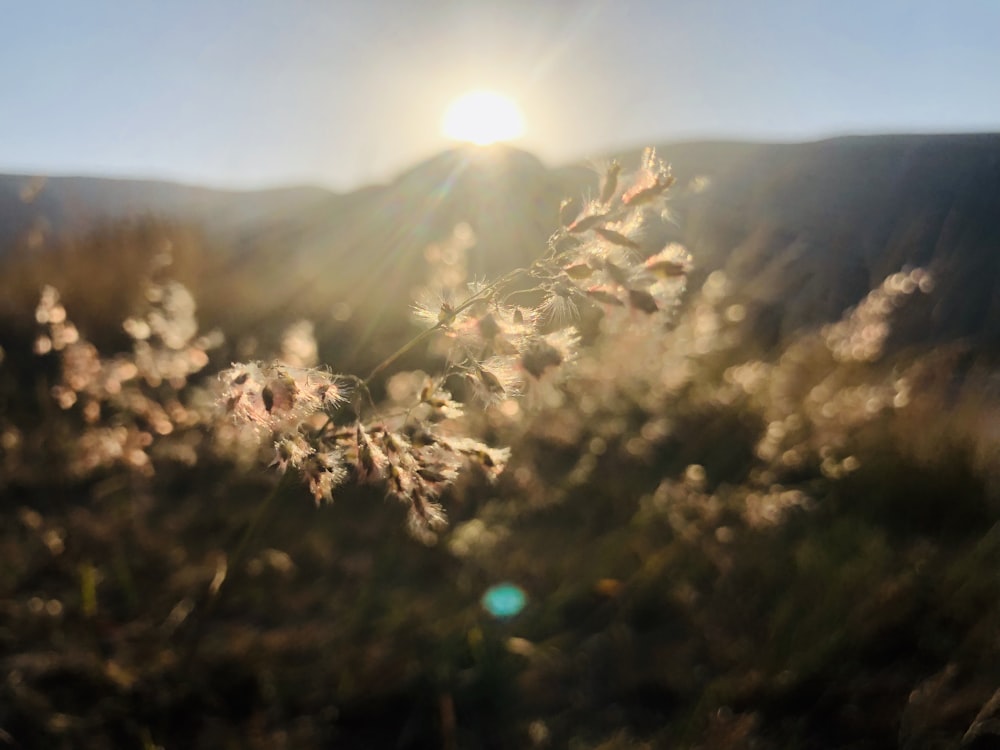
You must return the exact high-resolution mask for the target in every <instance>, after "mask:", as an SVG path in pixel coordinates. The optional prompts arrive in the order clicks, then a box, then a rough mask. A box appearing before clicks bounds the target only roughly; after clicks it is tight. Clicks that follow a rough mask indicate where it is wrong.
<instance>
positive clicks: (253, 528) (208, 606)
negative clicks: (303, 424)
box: [181, 472, 293, 670]
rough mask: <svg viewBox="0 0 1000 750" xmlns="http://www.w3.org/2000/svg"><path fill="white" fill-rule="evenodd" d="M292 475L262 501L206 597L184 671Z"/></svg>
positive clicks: (186, 652) (286, 473) (190, 640)
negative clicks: (219, 577) (229, 585)
mask: <svg viewBox="0 0 1000 750" xmlns="http://www.w3.org/2000/svg"><path fill="white" fill-rule="evenodd" d="M292 474H293V472H285V474H284V475H282V477H281V481H279V482H278V483H277V484H276V485H275V486H274V489H272V490H271V491H270V492H269V493H268V494H267V495H266V496H265V497H264V499H263V500H261V502H260V504H259V505H258V506H257V509H256V510H255V511H254V514H253V518H251V519H250V523H249V524H248V525H247V527H246V530H244V532H243V536H242V537H240V541H239V543H238V544H237V545H236V549H235V550H234V551H233V554H232V555H231V556H230V558H229V560H228V561H227V563H226V572H225V574H224V576H223V578H222V580H221V581H220V582H219V585H218V586H217V587H216V588H215V589H214V590H213V589H212V588H211V587H209V590H208V592H207V593H206V595H205V601H204V604H203V606H202V608H201V611H200V612H199V614H198V620H197V622H196V623H195V627H194V630H193V631H192V633H191V635H190V637H189V639H188V644H187V649H186V651H185V653H184V658H183V659H182V660H181V664H182V665H183V669H185V670H186V669H187V668H188V667H189V666H190V665H191V663H192V662H193V661H194V658H195V656H196V655H197V653H198V646H199V645H201V640H202V637H203V636H204V634H205V626H206V625H207V623H208V619H209V617H210V616H211V614H212V612H214V611H215V608H216V606H218V603H219V601H220V600H221V599H222V596H223V594H224V593H225V591H226V589H227V586H226V583H227V582H228V581H229V579H230V577H231V576H230V574H231V573H232V572H234V571H236V570H237V569H239V567H240V565H241V564H242V563H243V559H244V557H246V554H247V550H249V548H250V542H251V541H252V539H253V537H254V535H255V534H256V532H257V529H258V528H259V527H260V525H261V523H262V522H263V521H264V519H265V517H266V516H267V514H268V511H269V510H270V509H271V506H273V505H274V502H275V500H277V499H278V496H279V495H281V494H282V492H283V491H284V489H285V487H286V486H287V484H289V482H290V477H291V476H292Z"/></svg>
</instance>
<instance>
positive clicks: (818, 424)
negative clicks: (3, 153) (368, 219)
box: [0, 220, 1000, 750]
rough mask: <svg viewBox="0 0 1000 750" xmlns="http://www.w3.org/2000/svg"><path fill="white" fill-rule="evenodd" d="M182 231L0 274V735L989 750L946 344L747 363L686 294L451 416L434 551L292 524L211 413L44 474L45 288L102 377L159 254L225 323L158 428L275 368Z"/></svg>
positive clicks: (990, 375)
mask: <svg viewBox="0 0 1000 750" xmlns="http://www.w3.org/2000/svg"><path fill="white" fill-rule="evenodd" d="M203 242H204V241H203V239H201V238H199V237H198V235H197V234H196V233H194V232H192V231H190V230H188V229H186V228H184V227H179V226H171V225H167V224H164V223H162V222H157V221H153V220H149V221H138V222H127V223H124V224H120V225H108V226H105V227H103V228H101V229H100V230H98V231H97V232H95V233H93V234H90V235H88V236H86V237H84V238H81V239H78V240H74V241H69V240H67V241H66V244H65V245H60V246H58V247H54V248H51V249H49V250H47V251H44V252H39V253H37V254H35V255H31V256H25V255H17V254H15V255H13V256H10V257H7V258H5V259H4V269H3V273H2V274H0V279H2V285H3V293H2V298H3V299H4V307H3V310H2V315H3V320H2V326H3V327H2V329H0V346H2V347H3V357H4V358H3V361H2V363H0V452H2V454H0V471H2V472H3V473H2V475H0V492H2V497H3V502H2V504H0V514H2V521H0V607H2V609H3V618H2V620H0V661H2V668H0V675H2V682H0V744H3V743H6V744H7V745H8V746H11V747H25V748H27V747H51V748H71V747H72V748H90V747H93V748H98V747H108V746H115V747H119V746H120V747H144V748H152V747H164V748H174V747H187V748H226V747H234V748H235V747H240V748H255V747H259V748H274V747H294V748H310V747H316V748H319V747H338V748H378V747H395V748H423V747H436V748H446V749H447V750H452V749H455V748H463V749H464V748H470V749H475V748H515V747H516V748H522V747H537V748H545V747H552V748H558V747H568V748H579V749H580V750H583V749H584V748H588V749H590V748H594V749H597V748H601V749H603V750H612V749H614V748H629V749H637V748H654V747H691V748H695V747H697V748H741V747H746V748H749V747H755V748H786V747H856V748H865V747H897V746H898V747H905V748H914V749H915V748H937V747H954V746H958V745H959V744H960V743H962V742H963V736H964V737H965V738H966V739H965V743H966V745H967V746H968V747H988V746H991V745H989V744H988V743H989V742H991V741H992V742H996V741H997V735H996V734H993V735H991V734H990V729H989V727H990V726H991V725H990V719H991V714H990V710H992V709H990V706H991V705H992V704H993V703H995V702H996V701H993V702H991V697H993V696H994V693H995V691H996V690H997V688H998V687H1000V685H998V675H1000V642H998V640H997V633H1000V524H998V520H1000V519H998V515H1000V483H998V479H1000V474H998V470H997V467H998V466H1000V452H998V450H1000V449H998V440H997V431H996V425H997V424H998V423H1000V421H998V420H1000V411H998V400H997V396H998V393H997V387H996V376H995V373H994V372H993V371H992V370H991V369H990V368H989V367H988V366H985V365H982V364H981V362H980V359H979V357H978V356H977V354H976V353H975V352H971V353H970V352H968V351H963V349H962V345H961V342H958V343H955V344H952V345H946V344H940V345H938V346H937V348H936V349H934V350H932V351H925V350H922V349H920V348H918V347H914V348H910V349H903V350H902V351H900V352H898V353H894V354H893V355H892V356H879V355H878V353H876V354H875V355H873V356H871V357H868V356H867V355H865V356H853V357H852V356H847V357H841V358H838V356H836V355H835V352H836V351H837V347H836V346H835V345H834V343H835V342H834V343H831V341H833V339H836V340H837V341H842V340H844V339H843V336H841V334H844V330H845V329H837V330H833V329H826V330H824V331H813V332H810V333H805V334H802V335H801V336H800V337H798V338H793V339H792V340H790V341H787V342H786V343H784V344H783V345H782V346H781V347H779V349H778V350H777V351H773V352H771V349H770V348H769V347H768V346H759V345H758V344H757V343H756V342H755V341H754V340H753V338H752V333H751V331H752V330H753V326H755V325H757V323H758V321H755V320H752V319H750V318H749V317H748V318H744V317H743V316H742V315H741V311H740V309H739V306H740V305H741V304H742V303H741V299H742V297H741V290H739V289H734V288H731V285H730V284H729V283H728V282H727V280H726V279H725V277H724V276H721V275H717V274H713V275H711V276H709V277H707V278H706V279H704V283H702V284H701V285H700V287H699V288H698V289H694V290H692V292H691V293H690V295H689V299H688V301H687V303H686V305H685V306H684V308H683V309H682V310H680V311H679V312H678V314H677V317H676V318H675V319H674V321H673V322H672V323H671V324H669V325H665V324H664V323H663V322H662V321H661V320H658V319H657V320H656V321H651V320H649V319H648V318H645V317H643V316H641V315H638V314H636V313H635V312H634V311H626V312H625V313H623V314H622V315H621V316H619V317H617V318H615V319H614V320H612V321H611V322H607V321H606V322H605V323H602V324H595V326H596V327H595V330H594V335H593V336H592V341H591V344H590V345H589V346H588V347H585V349H584V350H583V351H582V352H581V356H580V358H579V361H578V362H577V363H576V365H575V370H574V372H573V376H572V377H571V378H570V379H569V380H567V381H566V383H565V384H562V385H561V386H560V387H559V388H558V389H556V390H554V391H552V392H550V393H547V394H543V395H542V397H540V398H538V399H536V400H535V402H534V403H532V404H528V403H524V404H522V405H521V406H520V407H519V408H518V409H516V410H515V409H507V410H492V411H488V412H486V413H485V414H484V415H482V416H481V417H479V418H477V419H476V420H474V421H473V427H474V428H475V429H476V430H477V431H479V433H480V434H482V435H483V436H484V437H486V438H488V439H490V440H491V441H499V442H501V443H505V444H508V445H511V446H512V447H513V454H512V457H511V462H510V465H509V466H508V468H507V471H506V472H505V474H504V475H502V477H501V479H500V482H499V483H498V484H497V485H495V486H490V485H488V484H487V483H485V482H484V481H482V480H481V479H476V478H470V479H467V480H466V481H464V482H462V483H460V484H459V485H458V486H456V488H455V489H454V490H453V491H452V492H451V494H450V495H449V496H448V497H446V498H445V499H444V500H445V504H446V506H447V507H448V510H449V515H450V517H451V528H450V530H449V531H448V532H447V533H445V534H444V535H443V537H442V539H441V540H440V542H439V543H438V544H437V546H434V547H425V546H422V545H419V544H416V543H414V542H413V541H412V540H411V539H410V538H409V537H408V536H407V535H406V533H405V530H404V522H403V517H404V513H405V509H404V508H402V507H401V506H397V505H395V504H389V503H386V502H385V501H384V499H383V496H382V494H381V493H379V492H376V491H374V490H372V489H371V488H366V487H360V488H354V489H346V490H344V491H342V492H340V493H339V494H338V496H337V500H336V502H335V503H334V504H333V505H332V506H329V507H323V508H321V509H316V508H315V507H314V506H313V503H312V502H311V501H310V500H309V499H308V497H306V496H305V495H303V494H302V493H301V492H297V491H292V490H291V489H286V488H285V487H284V486H283V485H282V486H280V487H278V488H277V489H276V488H275V484H276V481H275V479H274V478H273V477H272V476H271V475H270V474H269V473H267V472H264V471H263V470H260V469H257V468H254V464H253V460H252V459H253V458H254V457H255V456H254V457H251V460H241V459H240V458H239V457H238V454H239V449H240V446H238V445H235V443H234V442H233V441H235V438H234V437H232V436H229V437H225V434H223V437H222V438H219V437H218V435H216V437H215V438H214V439H213V438H212V437H211V435H210V433H211V431H212V430H214V428H213V427H212V426H211V425H210V424H209V422H208V421H207V418H206V421H203V422H197V423H196V424H192V425H191V426H190V430H189V433H190V434H191V435H201V436H202V438H203V439H201V440H199V441H196V442H195V443H193V444H194V445H197V450H196V460H194V461H188V460H183V461H182V460H178V459H177V456H176V454H175V453H172V452H170V451H165V452H163V453H155V452H151V455H152V456H153V457H152V459H151V460H152V461H153V463H154V465H155V475H154V476H150V475H147V474H144V473H143V472H140V471H134V470H130V469H129V468H127V467H122V466H121V465H118V464H113V465H108V466H105V467H103V468H101V469H100V470H98V471H96V472H94V473H92V474H89V475H87V476H85V477H80V476H74V475H73V474H72V473H71V472H67V471H66V470H65V465H64V462H65V460H66V459H65V456H66V455H68V451H69V450H70V449H71V448H72V445H73V441H74V440H75V439H76V435H77V434H78V433H77V430H79V429H81V424H82V423H81V422H79V421H72V420H71V417H72V414H70V413H68V412H66V411H64V410H61V409H60V408H58V406H57V405H55V404H54V403H53V400H52V398H51V395H50V392H49V391H50V389H51V387H52V386H53V385H55V384H56V383H57V382H58V378H59V377H60V371H59V366H58V363H56V362H54V361H53V359H52V357H51V356H49V357H48V358H40V357H37V356H36V355H34V354H32V351H31V350H32V342H33V340H34V338H35V335H36V323H35V319H34V312H33V311H34V309H35V304H36V302H37V294H38V290H39V289H40V288H41V286H42V285H43V284H54V285H56V286H57V287H58V288H59V289H60V292H61V293H62V297H63V303H64V304H65V307H66V309H67V310H68V313H69V315H71V316H72V318H73V320H74V321H75V322H76V323H77V325H78V326H79V328H80V331H81V332H82V333H83V334H84V335H85V336H86V337H87V338H89V340H90V341H92V342H94V343H95V344H96V345H97V348H98V349H100V351H101V352H102V354H106V353H113V352H124V351H126V350H127V348H128V346H129V342H128V337H126V336H125V335H124V333H123V332H122V329H121V327H120V324H121V321H122V320H124V319H126V318H127V317H128V316H131V315H135V314H137V308H142V306H143V305H144V304H145V302H144V300H143V298H142V290H143V289H145V288H147V287H146V284H147V281H148V272H149V263H150V260H151V258H153V257H155V256H156V254H157V253H159V252H161V251H162V250H163V247H164V243H169V244H170V248H171V253H172V255H173V257H174V265H173V267H172V272H173V273H174V274H176V275H175V278H177V279H178V280H180V281H182V282H184V283H185V284H186V285H187V286H188V287H189V288H190V289H191V290H192V293H193V294H194V297H195V298H196V299H197V301H198V308H199V319H200V322H201V325H202V330H207V329H210V328H213V327H215V326H218V327H220V328H222V329H223V330H224V331H225V332H226V335H227V340H226V343H225V344H223V345H222V346H221V347H219V348H218V349H215V350H212V351H210V352H208V354H207V356H208V357H209V362H208V364H207V365H206V367H205V369H204V373H208V374H209V376H208V377H207V378H206V379H205V382H204V383H202V382H200V381H199V382H185V383H184V384H180V383H178V384H177V387H176V388H175V389H174V392H173V395H172V397H173V398H176V399H178V400H180V401H181V402H182V403H185V404H186V405H188V406H191V404H192V402H191V401H190V399H193V398H194V396H193V391H192V390H191V389H192V388H195V387H197V388H202V387H204V388H211V380H212V378H211V373H214V372H216V371H217V370H218V369H220V368H221V367H224V366H225V365H227V364H228V362H229V360H230V359H231V358H233V357H236V356H240V357H255V356H266V355H269V354H270V353H271V352H277V351H278V350H279V348H280V338H281V331H282V330H283V329H284V328H285V326H287V325H289V324H291V323H293V322H294V321H295V320H296V319H297V318H298V317H299V316H300V313H302V310H301V309H300V308H298V307H296V306H294V305H293V306H291V307H290V308H289V309H288V310H287V313H286V314H285V315H284V316H283V315H281V314H279V313H278V312H277V308H275V307H271V308H268V310H267V314H266V315H265V316H263V317H262V316H261V313H260V310H259V309H257V308H255V305H254V300H255V299H256V298H257V296H256V295H261V294H264V292H263V291H262V290H263V288H264V287H266V280H262V279H261V278H260V277H258V276H255V275H254V274H251V273H249V272H247V273H243V272H242V271H240V270H239V269H240V264H239V256H238V254H237V253H234V252H233V251H231V250H225V249H217V248H210V247H205V246H204V244H203ZM279 270H280V269H279ZM907 278H910V277H907ZM904 281H905V279H903V278H902V277H900V278H899V279H896V282H898V284H903V283H904ZM896 282H894V283H896ZM931 294H933V292H931ZM879 299H881V298H879ZM895 308H896V305H895V304H891V305H888V306H887V308H886V316H885V318H884V319H885V320H890V319H891V316H892V315H893V314H894V311H895ZM851 320H852V318H851V317H850V316H846V317H845V319H844V321H845V326H846V327H847V329H849V328H850V321H851ZM880 320H881V319H880ZM870 322H871V321H870V320H866V321H863V323H862V328H863V327H864V325H868V324H870ZM395 325H396V326H398V328H403V326H402V325H401V324H399V323H396V324H395ZM316 332H317V338H318V345H319V351H320V356H321V358H323V359H327V360H333V361H335V362H336V366H337V367H338V368H343V369H359V370H360V369H363V368H365V367H366V366H369V365H370V364H372V363H373V362H377V361H378V359H380V358H381V356H380V352H381V350H382V349H385V350H387V351H391V349H392V348H393V347H394V346H395V345H397V343H398V340H392V337H391V336H389V340H388V341H382V342H381V343H380V344H379V345H378V347H379V348H378V349H376V350H375V351H365V352H358V351H357V350H355V353H356V360H351V359H350V357H349V356H348V355H347V353H346V352H347V351H349V350H346V349H343V348H342V346H341V345H342V344H343V343H344V342H349V341H351V340H352V338H353V337H360V336H366V337H367V338H366V340H371V339H372V336H371V335H370V332H367V331H365V330H364V326H363V324H362V322H361V321H358V320H352V321H349V322H348V321H334V322H331V319H330V318H329V317H327V318H325V319H324V320H319V321H318V323H317V328H316ZM847 332H848V333H850V331H849V330H848V331H847ZM845 335H846V334H845ZM838 336H840V338H837V337H838ZM831 337H833V339H832V338H831ZM848 338H849V337H848ZM865 340H866V341H869V343H870V338H869V339H865ZM866 351H867V350H866ZM762 352H771V353H768V354H767V355H766V356H764V355H762ZM329 354H334V355H339V356H333V357H330V356H326V355H329ZM428 356H429V357H430V358H431V359H433V356H434V354H433V351H432V352H431V353H430V354H429V355H428ZM758 358H759V359H758ZM426 359H427V358H423V359H421V357H420V356H418V355H414V356H413V358H412V361H410V362H408V363H407V364H408V365H412V366H418V365H425V364H427V361H426ZM956 363H959V364H960V365H961V366H960V367H959V366H958V365H957V364H956ZM431 364H433V363H432V362H431ZM142 387H143V389H144V390H143V393H144V394H146V396H147V397H148V398H150V399H152V400H155V399H156V398H160V397H161V396H162V394H163V393H164V391H163V390H162V388H163V386H162V385H161V386H158V387H157V388H153V387H152V386H150V385H149V384H148V383H147V384H146V385H144V386H142ZM817 388H820V390H819V391H817V390H816V389H817ZM817 393H818V396H817V395H816V394H817ZM811 395H813V398H812V399H811V398H810V396H811ZM529 407H530V408H529ZM824 407H826V409H825V410H824ZM74 408H76V407H74ZM124 413H125V412H121V411H114V409H111V410H110V411H109V410H108V409H105V410H104V411H102V412H101V415H102V418H106V419H108V420H110V422H111V425H112V426H118V425H122V424H125V422H124V421H123V420H125V419H126V417H124V416H121V415H122V414H124ZM68 420H69V421H68ZM182 433H184V431H178V433H177V434H176V435H174V434H173V433H172V434H171V436H167V437H169V438H170V439H174V438H175V437H176V438H178V439H180V437H181V436H182ZM212 434H214V433H212ZM184 439H191V438H184ZM226 441H229V442H226ZM272 491H277V492H278V493H279V496H278V497H277V500H278V503H279V505H278V507H277V508H271V510H270V512H269V514H268V515H267V517H266V518H265V519H264V522H263V523H262V525H261V527H260V531H259V533H258V534H257V535H256V536H255V537H254V539H253V541H252V543H251V548H250V550H249V553H248V554H247V556H246V557H245V558H244V559H242V560H241V561H238V562H239V564H238V565H237V566H236V567H235V568H232V569H230V565H229V563H231V562H233V560H235V559H236V558H235V557H233V551H234V549H235V547H236V546H237V544H238V543H239V540H240V538H241V537H242V536H243V534H244V531H245V530H246V529H247V527H248V526H249V525H250V524H251V523H254V520H253V519H254V515H255V513H256V512H257V508H258V504H259V502H260V500H261V498H263V497H265V496H267V495H268V493H270V492H272ZM223 579H228V581H227V588H226V596H225V597H220V598H218V599H217V600H213V599H212V592H213V591H217V590H218V588H219V586H220V585H221V582H222V580H223ZM502 581H511V582H514V583H516V584H517V585H518V586H520V587H521V588H522V589H523V590H524V591H525V592H526V594H527V606H526V607H525V609H524V611H523V612H521V613H520V614H518V615H516V616H515V617H512V618H510V619H506V620H496V619H494V618H493V617H491V616H490V615H489V613H487V612H486V611H485V610H484V609H483V608H482V606H481V603H480V599H481V597H482V595H483V593H484V592H485V591H486V590H487V589H488V588H489V587H490V586H492V585H494V584H496V583H499V582H502ZM192 642H196V643H197V644H198V648H197V650H195V649H193V648H191V644H192ZM991 738H992V739H991Z"/></svg>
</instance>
